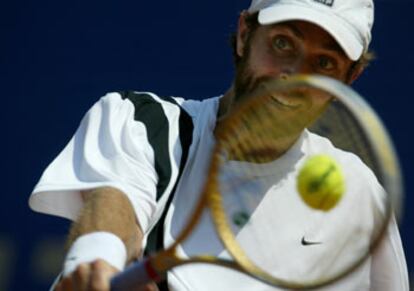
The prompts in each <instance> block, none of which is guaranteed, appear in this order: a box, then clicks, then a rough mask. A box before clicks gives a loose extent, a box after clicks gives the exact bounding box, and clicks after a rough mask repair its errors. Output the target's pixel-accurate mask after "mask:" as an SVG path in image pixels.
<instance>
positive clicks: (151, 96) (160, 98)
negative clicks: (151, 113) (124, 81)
mask: <svg viewBox="0 0 414 291" xmlns="http://www.w3.org/2000/svg"><path fill="white" fill-rule="evenodd" d="M102 101H103V102H125V101H129V102H130V103H132V104H133V105H134V107H135V108H136V109H138V108H143V107H146V106H148V105H154V104H157V105H162V106H165V107H167V108H168V107H171V106H172V107H177V108H179V109H181V110H184V111H185V112H186V113H188V114H189V115H190V116H191V117H195V116H197V115H198V114H199V113H200V111H201V110H202V109H208V108H210V107H216V106H217V104H218V102H219V97H212V98H207V99H203V100H197V99H189V98H183V97H177V96H172V95H171V96H168V95H160V94H157V93H154V92H149V91H133V90H128V91H119V92H111V93H108V94H106V95H105V96H104V97H103V98H102Z"/></svg>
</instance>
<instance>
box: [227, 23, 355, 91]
mask: <svg viewBox="0 0 414 291" xmlns="http://www.w3.org/2000/svg"><path fill="white" fill-rule="evenodd" d="M241 22H243V19H242V20H241ZM249 33H252V32H249V31H248V30H247V28H246V27H245V26H244V27H243V23H241V26H240V31H239V41H238V47H237V52H238V54H239V56H240V57H241V61H240V63H239V64H238V66H237V68H236V80H235V93H236V98H237V96H241V95H242V94H245V93H248V92H251V91H252V90H253V89H254V88H256V87H257V85H258V84H259V83H260V81H262V80H266V79H269V78H280V77H282V78H286V77H288V76H289V75H293V74H320V75H326V76H330V77H333V78H336V79H339V80H341V81H344V82H348V80H347V77H348V72H349V70H350V67H351V65H352V61H351V60H350V59H349V58H348V57H347V56H346V55H345V53H344V52H343V50H342V49H341V48H340V47H339V45H338V44H337V42H336V41H335V40H334V39H333V38H332V37H331V36H330V35H329V34H328V33H327V32H326V31H324V30H323V29H322V28H320V27H318V26H316V25H314V24H311V23H309V22H304V21H289V22H283V23H279V24H274V25H266V26H259V27H258V28H257V29H256V30H255V31H254V32H253V34H251V35H250V37H249V38H248V37H246V36H247V35H248V34H249Z"/></svg>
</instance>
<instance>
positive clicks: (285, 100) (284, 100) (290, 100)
mask: <svg viewBox="0 0 414 291" xmlns="http://www.w3.org/2000/svg"><path fill="white" fill-rule="evenodd" d="M270 97H271V99H272V101H273V102H275V103H276V104H278V105H279V106H282V107H283V108H286V109H297V108H299V107H300V106H301V105H302V102H301V100H300V98H297V97H294V96H283V95H282V94H272V95H271V96H270Z"/></svg>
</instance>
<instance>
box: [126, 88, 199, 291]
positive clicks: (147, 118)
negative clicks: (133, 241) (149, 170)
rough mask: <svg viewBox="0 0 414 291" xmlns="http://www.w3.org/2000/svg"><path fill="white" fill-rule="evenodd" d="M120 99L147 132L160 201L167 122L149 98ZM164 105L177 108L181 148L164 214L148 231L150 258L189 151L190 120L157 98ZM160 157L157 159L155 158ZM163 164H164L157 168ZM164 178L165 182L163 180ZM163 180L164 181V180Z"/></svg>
mask: <svg viewBox="0 0 414 291" xmlns="http://www.w3.org/2000/svg"><path fill="white" fill-rule="evenodd" d="M121 95H122V98H123V99H129V100H130V101H131V102H132V103H133V104H134V106H135V116H134V118H135V120H137V121H141V122H143V123H144V125H145V127H146V128H147V132H148V141H149V142H150V144H151V146H152V148H153V149H154V156H155V169H156V171H157V174H158V175H159V177H160V181H159V182H158V183H159V184H160V182H161V177H162V178H163V182H162V183H161V185H158V186H157V200H158V199H159V198H160V197H161V195H162V193H163V192H164V191H165V188H166V187H167V185H168V183H169V181H170V179H171V161H170V159H169V154H168V133H169V129H168V120H167V117H166V116H165V113H164V111H163V109H162V107H161V104H160V103H158V102H157V101H155V100H154V99H153V97H152V96H151V95H149V94H142V93H135V92H122V93H121ZM159 98H161V99H162V100H164V101H167V102H170V103H172V104H175V105H177V106H178V107H179V108H180V117H179V138H180V143H181V148H182V156H181V161H180V166H179V173H178V177H177V180H176V181H175V184H174V187H173V189H172V191H171V194H170V195H169V197H168V200H167V203H166V205H165V208H164V211H163V213H162V215H161V217H160V219H159V220H158V222H157V224H156V225H155V226H154V228H153V229H152V230H151V232H150V234H149V236H148V241H147V247H146V249H145V254H147V255H148V254H151V253H154V252H156V251H158V250H161V249H163V248H164V244H163V242H164V222H165V217H166V215H167V212H168V209H169V207H170V205H171V202H172V200H173V198H174V194H175V191H176V188H177V185H178V183H179V181H180V178H181V175H182V173H183V171H184V167H185V164H186V162H187V158H188V153H189V149H190V146H191V143H192V141H193V130H194V125H193V120H192V118H191V116H190V115H189V114H188V113H187V112H186V111H185V110H184V109H182V108H181V107H180V105H179V104H178V103H177V102H176V101H175V100H174V99H173V98H171V97H159ZM166 126H167V127H166ZM159 155H161V156H159ZM163 162H165V164H160V163H163ZM167 176H168V180H167ZM164 179H165V180H164ZM158 288H159V290H160V291H168V282H167V280H165V281H163V282H160V283H158Z"/></svg>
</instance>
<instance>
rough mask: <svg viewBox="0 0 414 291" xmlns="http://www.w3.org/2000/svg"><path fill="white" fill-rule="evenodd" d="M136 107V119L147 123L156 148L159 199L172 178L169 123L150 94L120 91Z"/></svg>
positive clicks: (152, 144)
mask: <svg viewBox="0 0 414 291" xmlns="http://www.w3.org/2000/svg"><path fill="white" fill-rule="evenodd" d="M120 94H121V96H122V99H129V100H130V101H131V102H132V103H133V104H134V107H135V114H134V119H135V120H136V121H140V122H142V123H143V124H144V125H145V128H146V131H147V138H148V142H149V143H150V145H151V147H152V149H153V150H154V159H155V161H154V164H155V165H154V166H155V170H156V171H157V175H158V183H157V196H156V197H157V201H158V200H159V199H160V198H161V196H162V194H163V193H164V192H165V189H166V188H167V186H168V184H169V182H170V180H171V160H170V154H169V149H168V135H169V123H168V119H167V116H166V115H165V112H164V110H163V109H162V106H161V104H160V103H159V102H157V101H156V100H154V98H153V97H152V96H151V95H149V94H142V93H135V92H132V91H128V92H120Z"/></svg>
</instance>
